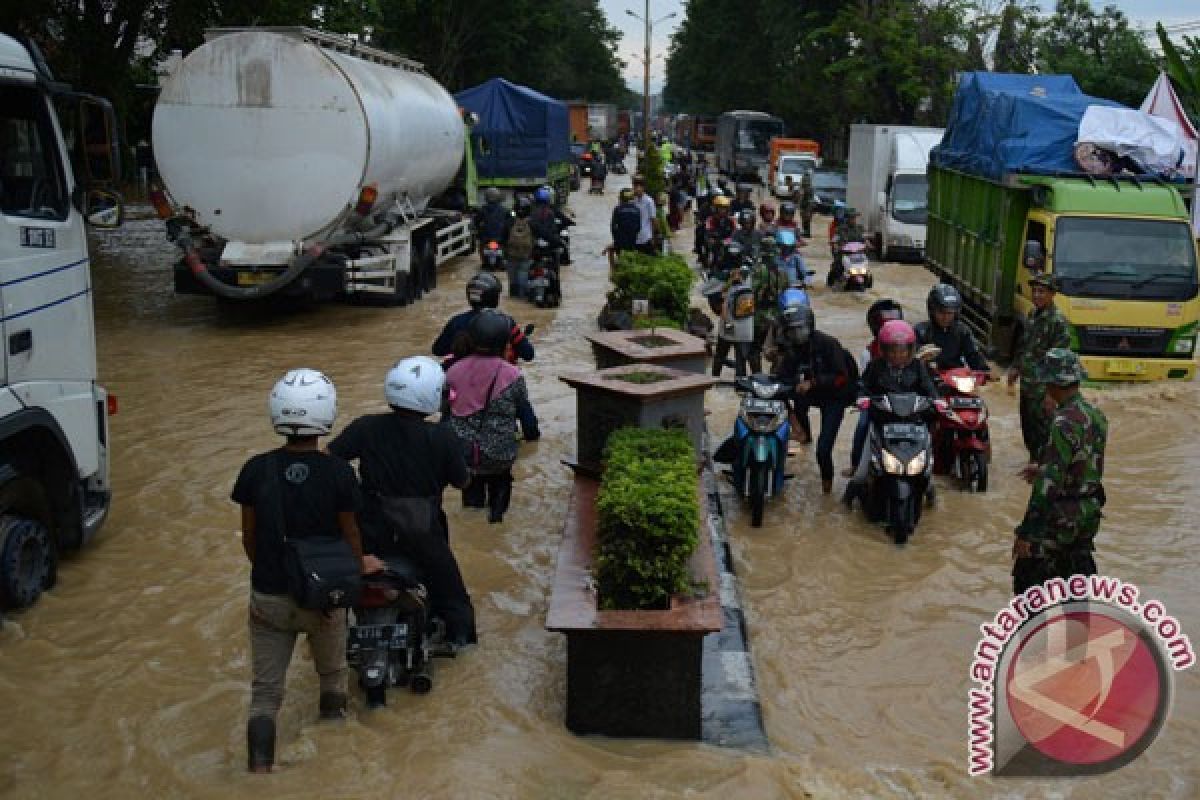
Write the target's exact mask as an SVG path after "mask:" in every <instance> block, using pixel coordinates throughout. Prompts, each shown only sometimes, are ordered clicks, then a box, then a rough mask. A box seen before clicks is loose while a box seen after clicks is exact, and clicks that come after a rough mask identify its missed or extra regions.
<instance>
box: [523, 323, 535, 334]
mask: <svg viewBox="0 0 1200 800" xmlns="http://www.w3.org/2000/svg"><path fill="white" fill-rule="evenodd" d="M536 327H537V326H536V325H534V324H533V323H532V322H531V323H529V324H528V325H526V326H525V335H526V336H532V335H533V331H534V329H535V328H536Z"/></svg>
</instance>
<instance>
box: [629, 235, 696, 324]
mask: <svg viewBox="0 0 1200 800" xmlns="http://www.w3.org/2000/svg"><path fill="white" fill-rule="evenodd" d="M693 280H695V275H694V273H693V272H692V268H691V267H689V266H688V264H687V262H686V261H684V260H683V257H682V256H677V255H670V256H649V255H646V254H645V253H639V252H636V251H632V250H626V251H625V252H623V253H621V256H620V258H618V259H617V265H616V267H615V268H614V269H613V271H612V282H613V287H614V288H613V290H612V291H611V292H609V293H608V308H609V310H611V311H632V310H633V301H634V299H635V298H640V297H644V298H646V299H648V300H649V301H650V310H651V313H653V314H654V315H655V316H656V317H665V318H669V319H671V320H673V321H674V323H675V324H674V325H672V326H671V327H678V328H682V327H683V326H684V325H686V324H687V320H688V311H689V301H690V298H691V293H692V281H693ZM664 327H665V326H664Z"/></svg>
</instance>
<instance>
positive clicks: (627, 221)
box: [612, 202, 642, 250]
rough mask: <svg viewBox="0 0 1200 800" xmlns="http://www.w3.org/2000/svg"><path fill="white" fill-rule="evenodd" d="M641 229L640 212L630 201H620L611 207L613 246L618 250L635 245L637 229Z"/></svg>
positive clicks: (631, 247)
mask: <svg viewBox="0 0 1200 800" xmlns="http://www.w3.org/2000/svg"><path fill="white" fill-rule="evenodd" d="M641 229H642V212H641V211H639V210H638V207H637V206H635V205H634V204H633V203H632V202H628V203H621V204H619V205H618V206H617V207H616V208H614V209H613V215H612V237H613V246H614V247H616V248H617V249H618V250H632V249H634V248H635V247H637V235H638V231H640V230H641Z"/></svg>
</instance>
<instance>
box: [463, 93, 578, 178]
mask: <svg viewBox="0 0 1200 800" xmlns="http://www.w3.org/2000/svg"><path fill="white" fill-rule="evenodd" d="M454 99H455V100H456V101H458V104H459V105H460V106H462V107H463V108H465V109H466V110H468V111H472V112H474V113H475V114H476V115H478V117H479V122H478V124H476V125H475V127H474V128H473V129H472V130H471V152H472V154H473V155H474V157H475V168H476V171H477V172H478V174H479V177H481V178H534V177H539V176H543V175H545V174H546V172H547V170H548V169H549V165H550V164H553V163H555V162H559V161H567V160H569V159H570V157H571V153H570V139H571V137H570V133H569V130H570V125H569V122H568V118H567V106H566V104H565V103H563V102H560V101H558V100H555V99H554V98H553V97H547V96H546V95H544V94H541V93H540V92H536V91H534V90H533V89H530V88H529V87H528V86H518V85H517V84H515V83H509V82H508V81H506V80H504V79H503V78H492V79H491V80H490V81H487V82H486V83H481V84H480V85H479V86H475V87H473V88H471V89H463V90H462V91H461V92H459V93H458V94H456V95H454Z"/></svg>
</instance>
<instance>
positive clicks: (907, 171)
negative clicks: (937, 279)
mask: <svg viewBox="0 0 1200 800" xmlns="http://www.w3.org/2000/svg"><path fill="white" fill-rule="evenodd" d="M941 138H942V129H941V128H918V127H912V126H907V125H851V126H850V153H849V158H848V165H847V179H846V202H847V203H848V204H849V205H850V206H851V207H853V208H854V209H856V210H857V211H858V213H859V214H861V215H862V220H861V221H862V226H863V230H864V232H865V233H866V235H867V237H868V238H867V240H868V241H870V242H872V243H873V244H874V246H875V252H876V253H877V254H879V257H880V258H881V259H883V260H884V261H889V260H897V261H899V260H911V261H918V262H919V261H920V260H921V259H922V258H923V257H924V254H925V220H926V217H927V215H928V206H927V203H926V197H927V194H928V190H929V184H928V182H927V180H926V177H925V170H926V167H927V166H928V164H929V151H930V149H932V148H933V147H934V145H936V144H937V143H938V142H939V141H941Z"/></svg>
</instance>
